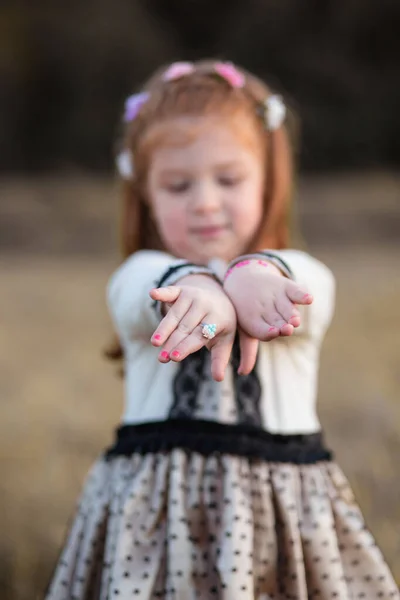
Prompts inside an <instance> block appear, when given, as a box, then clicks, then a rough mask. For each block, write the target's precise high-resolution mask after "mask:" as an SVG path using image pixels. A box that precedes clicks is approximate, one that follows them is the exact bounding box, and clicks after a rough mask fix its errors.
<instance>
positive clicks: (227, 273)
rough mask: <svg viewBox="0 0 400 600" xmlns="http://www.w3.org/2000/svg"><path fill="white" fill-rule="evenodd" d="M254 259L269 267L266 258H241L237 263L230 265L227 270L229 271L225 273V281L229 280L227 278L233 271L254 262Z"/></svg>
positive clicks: (259, 263)
mask: <svg viewBox="0 0 400 600" xmlns="http://www.w3.org/2000/svg"><path fill="white" fill-rule="evenodd" d="M254 261H256V263H257V264H258V265H262V266H263V267H268V263H267V261H265V260H259V259H255V258H253V259H251V258H248V259H246V260H240V261H239V262H237V263H235V264H234V265H233V266H232V267H230V268H229V269H228V270H227V272H226V273H225V277H224V281H226V280H227V278H228V277H229V275H230V274H231V273H232V271H233V270H234V269H236V268H240V267H245V266H247V265H249V264H250V263H252V262H254Z"/></svg>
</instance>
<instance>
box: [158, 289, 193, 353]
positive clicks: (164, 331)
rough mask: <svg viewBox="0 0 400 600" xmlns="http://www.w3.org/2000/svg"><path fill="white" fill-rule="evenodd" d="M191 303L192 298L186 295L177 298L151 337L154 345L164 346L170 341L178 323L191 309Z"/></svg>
mask: <svg viewBox="0 0 400 600" xmlns="http://www.w3.org/2000/svg"><path fill="white" fill-rule="evenodd" d="M191 304H192V299H191V298H189V297H185V296H184V295H182V296H180V297H179V298H178V300H176V302H175V303H174V304H173V305H172V306H171V308H170V309H169V311H168V313H167V314H166V315H165V317H164V318H163V319H162V321H161V322H160V324H159V326H158V327H157V329H156V330H155V332H154V333H153V335H152V337H151V343H152V344H153V346H162V345H164V344H165V343H166V342H167V341H168V339H169V337H170V336H171V334H172V333H173V332H174V331H175V330H176V328H177V327H178V324H179V323H180V322H181V320H182V319H183V317H184V316H185V315H186V313H187V312H188V311H189V310H190V307H191Z"/></svg>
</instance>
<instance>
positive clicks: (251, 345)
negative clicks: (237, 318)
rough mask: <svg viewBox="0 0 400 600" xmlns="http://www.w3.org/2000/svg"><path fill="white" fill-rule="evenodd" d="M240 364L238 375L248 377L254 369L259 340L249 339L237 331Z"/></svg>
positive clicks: (244, 333) (246, 335)
mask: <svg viewBox="0 0 400 600" xmlns="http://www.w3.org/2000/svg"><path fill="white" fill-rule="evenodd" d="M239 343H240V364H239V368H238V373H239V375H248V374H249V373H250V372H251V371H252V370H253V369H254V367H255V364H256V360H257V352H258V345H259V340H257V339H255V338H252V337H250V336H249V335H248V334H247V333H246V332H245V331H243V330H241V329H239Z"/></svg>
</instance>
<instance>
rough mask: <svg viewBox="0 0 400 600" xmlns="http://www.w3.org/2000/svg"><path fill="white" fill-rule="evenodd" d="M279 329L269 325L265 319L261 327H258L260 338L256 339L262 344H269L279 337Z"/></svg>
mask: <svg viewBox="0 0 400 600" xmlns="http://www.w3.org/2000/svg"><path fill="white" fill-rule="evenodd" d="M280 331H281V330H280V329H279V327H275V325H271V323H268V322H267V321H266V320H265V319H264V320H263V323H262V327H260V336H259V337H258V339H259V340H260V341H263V342H270V341H271V340H274V339H275V338H277V337H279V336H280Z"/></svg>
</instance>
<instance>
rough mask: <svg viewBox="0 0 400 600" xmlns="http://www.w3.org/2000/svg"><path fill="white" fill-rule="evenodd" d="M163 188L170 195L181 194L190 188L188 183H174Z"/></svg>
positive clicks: (183, 181)
mask: <svg viewBox="0 0 400 600" xmlns="http://www.w3.org/2000/svg"><path fill="white" fill-rule="evenodd" d="M165 187H166V189H167V190H168V192H170V193H171V194H183V193H185V192H187V191H188V189H189V188H190V181H187V180H186V181H185V180H182V181H174V182H173V183H168V184H167V185H166V186H165Z"/></svg>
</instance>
